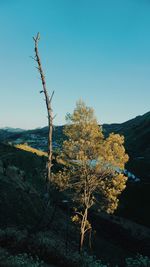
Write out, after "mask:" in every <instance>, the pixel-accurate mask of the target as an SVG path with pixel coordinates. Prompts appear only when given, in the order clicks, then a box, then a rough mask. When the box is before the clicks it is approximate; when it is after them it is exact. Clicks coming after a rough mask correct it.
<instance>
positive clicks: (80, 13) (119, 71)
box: [0, 0, 150, 128]
mask: <svg viewBox="0 0 150 267" xmlns="http://www.w3.org/2000/svg"><path fill="white" fill-rule="evenodd" d="M0 27H1V31H0V127H4V126H11V127H20V128H36V127H40V126H45V125H46V124H47V117H46V108H45V103H44V101H43V97H42V96H41V95H40V94H39V91H40V90H41V89H42V87H41V82H40V80H39V79H38V77H39V75H38V73H37V70H36V69H35V67H34V66H35V63H34V61H33V60H32V59H31V58H30V56H33V55H34V43H33V40H32V36H33V35H35V34H36V33H37V32H38V31H39V32H40V34H41V41H40V43H39V50H40V55H41V59H42V64H43V69H44V71H45V74H46V79H47V86H48V90H49V93H51V91H52V90H55V95H54V99H53V109H54V113H56V114H57V117H56V119H55V124H56V125H60V124H64V123H65V114H66V113H67V112H72V111H73V109H74V107H75V102H76V101H77V100H78V99H79V98H82V99H83V100H84V101H85V102H86V104H87V105H89V106H92V107H93V108H94V109H95V113H96V116H97V119H98V122H99V123H113V122H123V121H126V120H128V119H131V118H133V117H135V116H137V115H139V114H144V113H145V112H147V111H149V104H150V1H149V0H113V1H112V0H0Z"/></svg>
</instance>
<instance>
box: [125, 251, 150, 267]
mask: <svg viewBox="0 0 150 267" xmlns="http://www.w3.org/2000/svg"><path fill="white" fill-rule="evenodd" d="M126 267H150V258H148V257H147V256H142V255H140V254H137V256H136V257H134V258H127V259H126Z"/></svg>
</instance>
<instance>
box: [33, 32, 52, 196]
mask: <svg viewBox="0 0 150 267" xmlns="http://www.w3.org/2000/svg"><path fill="white" fill-rule="evenodd" d="M33 40H34V44H35V57H34V60H35V61H36V62H37V65H38V66H37V69H38V71H39V73H40V77H41V81H42V86H43V90H42V91H40V93H44V95H45V102H46V108H47V115H48V151H47V152H48V158H47V163H46V169H47V175H46V183H47V191H48V192H49V189H50V182H51V169H52V134H53V119H54V118H53V110H52V99H53V95H54V91H53V92H52V94H51V96H50V97H49V94H48V91H47V86H46V80H45V75H44V72H43V68H42V64H41V60H40V56H39V51H38V42H39V40H40V34H39V33H38V34H37V35H36V36H35V37H33Z"/></svg>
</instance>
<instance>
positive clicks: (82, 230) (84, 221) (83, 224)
mask: <svg viewBox="0 0 150 267" xmlns="http://www.w3.org/2000/svg"><path fill="white" fill-rule="evenodd" d="M87 216H88V208H85V211H84V214H83V217H82V221H81V227H80V244H79V252H80V253H81V252H82V248H83V243H84V237H85V232H86V224H87Z"/></svg>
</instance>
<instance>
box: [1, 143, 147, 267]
mask: <svg viewBox="0 0 150 267" xmlns="http://www.w3.org/2000/svg"><path fill="white" fill-rule="evenodd" d="M54 166H55V168H59V166H58V164H57V162H54ZM44 170H45V157H43V156H38V155H37V154H35V153H34V150H33V153H32V152H29V151H24V150H22V149H19V148H14V147H12V146H8V145H4V144H0V214H1V215H3V216H2V218H1V221H0V266H2V267H10V266H11V267H18V266H19V267H20V266H22V265H19V262H20V261H23V262H25V263H26V265H25V264H24V265H23V266H27V267H28V266H32V267H35V266H38V267H42V266H43V267H48V266H50V267H52V266H53V267H57V266H58V267H59V266H60V267H61V266H62V267H93V266H98V267H103V266H107V265H104V264H100V263H99V265H98V263H96V260H94V259H93V258H90V257H89V256H88V255H87V254H86V256H84V255H83V257H82V256H80V255H79V254H78V253H77V251H78V234H79V233H78V231H79V229H78V227H77V226H75V224H73V223H72V222H71V220H70V217H71V215H72V212H73V209H72V204H71V202H70V204H69V207H68V206H66V204H65V202H64V199H65V198H66V196H65V195H64V194H62V193H60V192H58V191H57V190H55V189H53V190H52V191H51V197H52V203H51V205H50V206H49V207H48V209H47V208H45V207H46V206H45V198H44V192H45V180H44ZM53 171H55V169H53ZM90 217H91V220H92V221H93V225H94V229H93V230H94V231H93V235H92V243H93V253H94V254H95V255H96V256H97V259H99V258H100V259H102V261H103V262H104V263H107V262H110V266H112V267H113V266H115V265H116V264H118V266H126V265H125V258H126V257H129V256H131V257H134V255H135V254H136V253H137V252H139V253H141V254H143V255H149V253H150V251H149V246H148V242H149V240H150V231H149V229H148V228H146V227H143V226H140V225H138V224H136V223H132V221H127V220H125V219H123V218H120V217H116V216H106V215H105V214H97V213H95V212H92V213H91V214H90ZM139 232H140V235H139ZM86 250H87V252H88V253H89V254H91V252H89V249H88V240H87V244H86ZM118 255H119V257H118Z"/></svg>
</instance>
